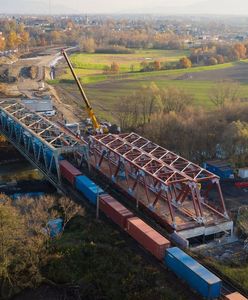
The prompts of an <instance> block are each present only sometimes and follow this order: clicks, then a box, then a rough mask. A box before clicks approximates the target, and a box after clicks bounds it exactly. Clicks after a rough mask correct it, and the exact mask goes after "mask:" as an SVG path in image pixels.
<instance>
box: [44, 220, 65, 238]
mask: <svg viewBox="0 0 248 300" xmlns="http://www.w3.org/2000/svg"><path fill="white" fill-rule="evenodd" d="M47 226H48V228H49V232H50V237H52V238H54V237H56V236H57V235H59V234H60V233H61V232H62V230H63V219H61V218H59V219H55V220H50V221H49V222H48V223H47Z"/></svg>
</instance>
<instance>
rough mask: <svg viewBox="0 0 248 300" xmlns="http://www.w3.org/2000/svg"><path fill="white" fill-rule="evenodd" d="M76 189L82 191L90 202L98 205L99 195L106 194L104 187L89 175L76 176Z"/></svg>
mask: <svg viewBox="0 0 248 300" xmlns="http://www.w3.org/2000/svg"><path fill="white" fill-rule="evenodd" d="M75 186H76V189H77V190H78V191H79V192H81V193H82V194H83V195H84V196H85V197H86V198H87V199H88V200H89V202H90V203H92V204H94V205H96V202H97V197H98V196H100V195H102V194H104V191H103V189H101V188H100V187H99V186H98V185H96V184H95V183H94V182H93V181H92V180H90V179H89V178H88V177H87V176H83V175H80V176H76V177H75Z"/></svg>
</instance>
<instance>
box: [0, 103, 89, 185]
mask: <svg viewBox="0 0 248 300" xmlns="http://www.w3.org/2000/svg"><path fill="white" fill-rule="evenodd" d="M0 134H2V135H4V136H5V137H6V138H7V140H8V141H9V142H11V143H12V145H13V146H14V147H16V148H17V150H18V151H19V152H20V153H21V154H22V155H23V156H24V157H25V158H26V159H27V160H28V161H29V162H31V163H32V164H33V165H34V166H35V167H37V168H38V169H39V170H40V171H41V172H42V173H43V174H44V175H45V176H46V177H47V179H48V180H49V181H50V182H51V183H52V184H53V185H55V186H56V187H58V188H59V187H61V176H60V168H59V160H60V159H63V155H65V154H73V155H76V152H82V153H83V151H84V147H85V144H84V143H83V142H82V141H81V140H79V139H77V138H76V137H74V136H73V135H70V134H69V133H68V132H67V131H66V130H65V129H64V128H63V127H61V126H59V125H56V124H54V123H53V122H51V121H49V120H48V119H46V118H45V117H43V116H42V115H40V114H38V113H35V112H33V111H30V110H29V109H27V108H26V107H25V106H24V105H23V104H22V103H20V102H19V101H17V100H16V99H0Z"/></svg>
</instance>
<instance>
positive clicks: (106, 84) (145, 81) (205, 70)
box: [50, 50, 248, 117]
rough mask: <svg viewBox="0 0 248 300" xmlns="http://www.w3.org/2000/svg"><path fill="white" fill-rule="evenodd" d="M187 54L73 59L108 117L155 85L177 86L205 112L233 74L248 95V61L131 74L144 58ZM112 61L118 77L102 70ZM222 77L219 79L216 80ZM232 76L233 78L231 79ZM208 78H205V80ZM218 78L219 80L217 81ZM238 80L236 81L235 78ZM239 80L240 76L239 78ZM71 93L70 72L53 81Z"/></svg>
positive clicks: (161, 52)
mask: <svg viewBox="0 0 248 300" xmlns="http://www.w3.org/2000/svg"><path fill="white" fill-rule="evenodd" d="M186 54H187V53H185V51H169V50H136V52H135V53H133V54H116V55H110V54H74V55H72V56H71V60H72V62H73V64H74V65H75V66H76V68H75V71H76V73H77V75H78V77H79V78H80V80H81V82H82V83H83V85H84V87H85V90H86V93H87V95H88V97H89V99H90V101H91V102H92V105H93V106H94V108H95V110H96V111H97V113H98V114H100V115H104V116H106V114H108V112H110V113H109V114H110V115H111V114H112V115H114V112H115V110H116V108H117V105H118V102H119V101H120V97H122V96H126V95H130V94H132V93H134V92H135V91H137V90H138V89H139V88H141V87H142V86H143V85H149V84H150V83H151V82H154V83H156V84H157V85H158V86H159V87H161V88H166V87H168V86H175V87H177V88H180V89H183V90H185V91H187V92H188V93H190V94H191V95H192V96H193V97H194V101H195V105H196V106H201V107H204V108H206V109H211V108H213V103H212V102H211V101H210V99H209V93H210V91H211V89H212V88H213V86H214V85H215V84H216V81H218V80H221V79H222V77H223V78H225V79H230V80H233V78H232V77H231V76H233V74H239V73H240V74H241V75H242V76H243V77H242V76H241V77H242V78H243V79H242V78H241V80H240V84H241V86H240V96H241V97H242V98H247V97H248V96H247V95H248V80H247V81H246V77H247V76H246V74H247V72H248V63H247V62H248V60H243V61H241V62H231V63H225V64H220V65H216V66H203V67H194V68H190V69H176V70H162V71H153V72H139V71H136V72H130V65H131V64H134V65H135V66H136V68H138V67H139V66H140V62H141V61H142V60H144V59H145V58H152V60H155V59H159V60H160V61H162V60H163V59H164V60H171V61H173V60H178V59H179V58H180V57H182V56H185V55H186ZM112 61H117V62H118V63H119V64H120V66H121V71H122V72H120V73H119V74H115V75H114V74H112V75H106V74H103V72H102V69H101V68H102V67H103V66H104V65H106V64H108V65H110V64H111V63H112ZM216 74H219V77H216ZM229 74H230V78H229V77H228V76H229ZM204 76H205V77H204ZM215 77H216V78H215ZM235 80H236V78H235ZM237 80H238V81H239V77H237ZM50 83H54V84H55V85H56V84H60V86H61V87H62V88H63V89H65V90H66V91H67V92H69V93H73V94H75V95H78V97H80V96H79V94H78V93H77V89H76V87H75V85H74V84H75V82H74V80H73V78H72V75H71V74H70V73H69V70H68V69H66V73H64V74H62V75H61V76H60V77H58V78H57V79H56V80H55V81H54V82H50ZM110 117H111V116H110Z"/></svg>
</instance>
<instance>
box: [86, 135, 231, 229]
mask: <svg viewBox="0 0 248 300" xmlns="http://www.w3.org/2000/svg"><path fill="white" fill-rule="evenodd" d="M90 149H91V151H90V153H91V164H93V165H94V166H95V167H96V168H97V169H99V170H100V171H101V173H103V174H106V175H107V176H108V177H109V178H111V179H112V181H114V182H116V184H117V185H119V186H120V187H121V188H122V189H123V190H125V191H126V192H128V193H129V194H130V195H131V196H133V197H134V198H136V199H138V201H140V202H141V203H143V204H144V205H145V206H146V207H149V209H150V210H151V211H153V212H155V213H156V214H157V215H158V216H159V217H160V218H162V219H164V220H165V222H167V223H169V224H170V225H171V226H172V227H173V228H175V229H176V228H177V229H178V228H180V227H181V228H184V229H185V228H187V227H188V226H192V223H191V222H190V221H189V220H191V221H194V222H195V223H198V224H203V225H206V224H210V223H212V224H215V223H217V222H219V221H220V222H223V221H227V220H229V217H228V214H227V210H226V207H225V202H224V199H223V195H222V191H221V187H220V182H219V177H218V176H216V175H215V174H213V173H211V172H209V171H207V170H205V169H203V168H201V167H200V166H198V165H196V164H194V163H192V162H190V161H188V160H187V159H185V158H183V157H181V156H179V155H177V154H175V153H173V152H171V151H169V150H167V149H165V148H163V147H161V146H159V145H157V144H155V143H153V142H151V141H149V140H147V139H145V138H144V137H142V136H139V135H138V134H136V133H130V134H120V135H113V134H108V135H106V136H93V137H92V138H91V143H90ZM203 186H204V189H203V188H202V187H203ZM213 189H215V202H214V203H210V202H209V201H208V200H209V193H210V191H211V190H213ZM179 215H180V216H183V218H181V219H179ZM213 216H214V218H213ZM217 219H219V220H217ZM193 226H194V225H193Z"/></svg>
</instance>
